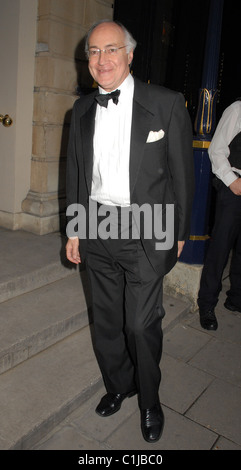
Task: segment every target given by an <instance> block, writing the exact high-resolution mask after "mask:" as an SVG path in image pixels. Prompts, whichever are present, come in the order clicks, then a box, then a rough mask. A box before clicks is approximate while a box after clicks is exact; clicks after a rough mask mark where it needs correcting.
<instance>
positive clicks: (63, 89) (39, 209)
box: [22, 0, 113, 235]
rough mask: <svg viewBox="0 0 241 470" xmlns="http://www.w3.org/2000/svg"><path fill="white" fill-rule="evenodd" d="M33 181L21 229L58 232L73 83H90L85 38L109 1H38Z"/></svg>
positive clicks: (108, 13)
mask: <svg viewBox="0 0 241 470" xmlns="http://www.w3.org/2000/svg"><path fill="white" fill-rule="evenodd" d="M38 4H39V5H38V28H37V45H36V62H35V87H34V109H33V145H32V160H31V183H30V190H29V192H28V194H27V197H26V198H25V199H24V201H23V203H22V211H23V213H22V228H24V229H25V230H28V231H30V232H34V233H37V234H40V235H42V234H46V233H50V232H53V231H58V230H59V229H60V226H61V214H64V212H65V165H66V151H67V141H68V129H69V123H70V117H71V110H72V107H73V104H74V101H75V100H76V98H78V96H77V94H76V90H77V87H80V88H81V87H88V86H91V82H90V79H89V74H88V71H87V62H86V59H85V57H84V53H83V47H82V46H83V38H84V36H85V34H86V31H87V30H88V28H89V26H90V25H91V24H92V23H93V22H94V21H97V20H98V19H101V18H112V15H113V9H112V2H111V1H106V0H105V1H101V0H68V1H66V0H39V2H38Z"/></svg>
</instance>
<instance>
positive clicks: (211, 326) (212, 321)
mask: <svg viewBox="0 0 241 470" xmlns="http://www.w3.org/2000/svg"><path fill="white" fill-rule="evenodd" d="M200 325H201V326H202V328H204V329H205V330H213V331H214V330H217V328H218V322H217V318H216V316H215V313H214V310H208V311H207V312H200Z"/></svg>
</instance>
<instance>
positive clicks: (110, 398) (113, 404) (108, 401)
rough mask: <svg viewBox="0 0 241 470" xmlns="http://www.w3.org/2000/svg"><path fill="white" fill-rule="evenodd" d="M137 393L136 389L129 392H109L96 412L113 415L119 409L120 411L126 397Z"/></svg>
mask: <svg viewBox="0 0 241 470" xmlns="http://www.w3.org/2000/svg"><path fill="white" fill-rule="evenodd" d="M135 394H136V391H133V392H129V393H122V394H121V393H107V394H106V395H104V396H103V397H102V398H101V400H100V403H99V405H98V406H97V408H96V410H95V411H96V413H97V414H98V415H99V416H103V417H105V416H111V415H113V414H114V413H116V412H117V411H119V409H120V407H121V403H122V402H123V400H125V398H130V397H132V396H133V395H135Z"/></svg>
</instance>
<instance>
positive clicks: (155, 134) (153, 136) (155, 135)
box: [146, 129, 165, 144]
mask: <svg viewBox="0 0 241 470" xmlns="http://www.w3.org/2000/svg"><path fill="white" fill-rule="evenodd" d="M164 135H165V132H164V131H163V130H162V129H160V130H159V131H150V132H149V135H148V137H147V141H146V143H147V144H150V143H151V142H156V141H157V140H160V139H162V138H163V137H164Z"/></svg>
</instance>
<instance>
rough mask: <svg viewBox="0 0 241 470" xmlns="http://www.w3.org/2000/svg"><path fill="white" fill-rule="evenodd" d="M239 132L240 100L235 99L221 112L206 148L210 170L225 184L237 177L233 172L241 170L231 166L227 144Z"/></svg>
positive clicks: (240, 171) (239, 172) (240, 122)
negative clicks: (210, 165) (210, 164)
mask: <svg viewBox="0 0 241 470" xmlns="http://www.w3.org/2000/svg"><path fill="white" fill-rule="evenodd" d="M239 132H241V101H235V102H234V103H232V104H231V105H230V106H228V108H226V109H225V111H224V112H223V115H222V117H221V119H220V121H219V123H218V125H217V128H216V131H215V133H214V136H213V139H212V142H211V144H210V146H209V149H208V153H209V158H210V160H211V163H212V171H213V173H214V174H215V175H216V176H217V177H218V178H219V179H221V180H222V181H223V183H224V184H225V185H226V186H230V184H231V183H233V181H235V180H236V179H237V175H235V173H234V172H236V173H238V174H240V175H241V170H240V169H238V168H234V167H231V165H230V163H229V160H228V157H229V155H230V150H229V144H230V143H231V142H232V140H233V139H234V137H235V136H236V135H237V134H238V133H239Z"/></svg>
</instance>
